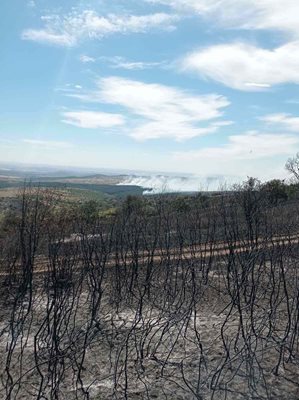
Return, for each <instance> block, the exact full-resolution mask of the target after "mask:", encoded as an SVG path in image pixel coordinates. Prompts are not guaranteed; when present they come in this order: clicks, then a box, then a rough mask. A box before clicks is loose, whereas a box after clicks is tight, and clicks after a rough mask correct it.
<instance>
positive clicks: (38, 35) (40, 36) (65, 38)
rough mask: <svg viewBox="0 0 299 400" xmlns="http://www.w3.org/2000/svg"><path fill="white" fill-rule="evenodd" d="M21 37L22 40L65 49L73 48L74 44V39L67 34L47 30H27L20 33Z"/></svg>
mask: <svg viewBox="0 0 299 400" xmlns="http://www.w3.org/2000/svg"><path fill="white" fill-rule="evenodd" d="M21 37H22V39H23V40H31V41H33V42H38V43H47V44H54V45H57V46H67V47H71V46H74V45H75V42H76V41H75V38H74V37H72V36H70V35H69V34H67V33H55V32H51V31H47V30H35V29H27V30H25V31H24V32H23V33H22V36H21Z"/></svg>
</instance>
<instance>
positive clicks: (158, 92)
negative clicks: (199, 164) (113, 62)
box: [68, 76, 232, 141]
mask: <svg viewBox="0 0 299 400" xmlns="http://www.w3.org/2000/svg"><path fill="white" fill-rule="evenodd" d="M68 96H70V97H73V98H77V99H79V100H81V101H86V102H94V103H107V104H113V105H114V106H119V107H122V108H124V112H125V113H126V114H129V117H130V118H128V120H129V121H130V126H127V127H126V128H125V129H124V130H123V133H124V134H126V135H129V136H131V137H133V138H134V139H136V140H140V141H144V140H148V139H158V138H172V139H175V140H177V141H182V140H187V139H191V138H194V137H196V136H202V135H206V134H209V133H213V132H215V131H217V130H218V129H219V127H220V126H225V125H230V124H232V122H231V121H223V120H217V119H218V118H219V117H221V116H222V115H223V109H224V108H225V107H227V106H228V105H229V104H230V103H229V101H228V100H227V98H226V97H224V96H220V95H217V94H207V95H195V94H193V93H191V92H188V91H185V90H182V89H179V88H176V87H171V86H165V85H161V84H153V83H152V84H150V83H145V82H141V81H136V80H130V79H125V78H121V77H113V76H112V77H108V78H101V79H99V80H98V81H97V90H95V91H93V92H85V93H84V92H80V93H73V92H70V93H69V94H68Z"/></svg>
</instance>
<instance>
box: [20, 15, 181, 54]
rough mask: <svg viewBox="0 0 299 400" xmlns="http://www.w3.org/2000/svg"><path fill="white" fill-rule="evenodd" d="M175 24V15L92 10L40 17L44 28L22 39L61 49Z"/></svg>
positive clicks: (28, 33) (24, 33)
mask: <svg viewBox="0 0 299 400" xmlns="http://www.w3.org/2000/svg"><path fill="white" fill-rule="evenodd" d="M177 20H178V17H177V16H176V15H171V14H166V13H156V14H149V15H115V14H109V15H108V16H102V15H99V14H97V13H96V12H95V11H92V10H85V11H83V12H78V11H76V12H75V11H73V12H72V13H70V14H68V15H65V16H59V15H51V16H44V17H42V21H43V22H44V25H45V26H44V28H42V29H27V30H25V31H23V33H22V39H24V40H33V41H37V42H40V43H48V44H54V45H60V46H74V45H76V44H77V43H78V41H79V40H83V39H87V38H89V39H91V38H96V39H100V38H103V37H105V36H108V35H112V34H115V33H120V34H128V33H144V32H148V31H150V30H152V29H162V30H166V31H167V30H168V31H169V30H173V29H175V26H174V23H175V22H176V21H177Z"/></svg>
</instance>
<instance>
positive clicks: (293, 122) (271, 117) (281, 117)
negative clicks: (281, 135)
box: [260, 113, 299, 132]
mask: <svg viewBox="0 0 299 400" xmlns="http://www.w3.org/2000/svg"><path fill="white" fill-rule="evenodd" d="M260 120H262V121H264V122H266V123H268V124H271V125H274V126H277V127H278V128H281V127H282V128H284V129H287V130H290V131H294V132H299V117H293V116H292V115H290V114H285V113H281V114H268V115H265V116H264V117H261V118H260Z"/></svg>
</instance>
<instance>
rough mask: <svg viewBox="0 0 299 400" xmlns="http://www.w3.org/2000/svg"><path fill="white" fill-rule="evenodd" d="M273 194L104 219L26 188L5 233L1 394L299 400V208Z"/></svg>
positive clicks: (162, 204) (154, 205) (123, 212)
mask: <svg viewBox="0 0 299 400" xmlns="http://www.w3.org/2000/svg"><path fill="white" fill-rule="evenodd" d="M266 189H267V190H266ZM266 189H264V190H261V188H258V187H257V182H256V181H249V182H247V183H246V184H244V185H242V186H241V187H239V188H238V189H237V190H236V191H234V192H231V193H229V194H222V195H218V196H215V197H213V198H206V197H203V196H198V197H194V198H192V199H191V200H190V199H188V198H186V199H184V198H179V197H177V198H173V197H172V198H169V197H164V196H156V197H151V198H150V199H147V200H146V199H142V198H138V197H130V198H128V199H127V200H126V202H124V204H123V206H122V207H121V208H120V209H119V210H118V211H117V212H115V213H113V214H112V215H106V216H102V215H101V214H98V213H97V212H96V210H95V209H92V210H91V211H92V212H89V211H88V210H86V208H85V209H84V210H83V211H84V212H81V211H82V210H81V211H80V210H79V209H66V208H64V207H62V206H61V204H60V201H59V195H58V194H57V193H55V192H53V191H52V190H42V189H33V188H30V187H26V188H25V189H24V191H23V193H22V195H21V199H20V207H19V208H18V211H17V212H16V213H15V214H14V215H13V216H10V218H9V223H8V222H6V225H5V230H3V231H2V233H1V238H0V240H1V254H0V259H1V271H0V283H1V286H0V290H1V293H0V294H1V297H0V300H1V308H0V315H1V319H0V346H1V352H0V366H1V367H0V396H1V398H3V399H6V400H12V399H49V400H50V399H51V400H52V399H55V400H56V399H57V400H60V399H65V398H67V399H69V400H71V399H153V398H157V399H239V398H240V399H278V398H279V399H288V400H292V399H293V400H295V399H298V393H299V392H298V390H299V385H298V373H299V351H298V350H299V347H298V346H299V341H298V339H299V275H298V264H299V252H298V241H299V233H298V226H299V225H298V222H299V221H298V218H299V214H298V205H299V204H298V202H297V201H296V200H286V199H284V201H279V200H278V201H273V198H272V197H271V196H270V197H269V190H270V189H269V188H266ZM278 189H279V190H278V192H279V193H280V194H279V199H280V198H281V192H280V188H278Z"/></svg>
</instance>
